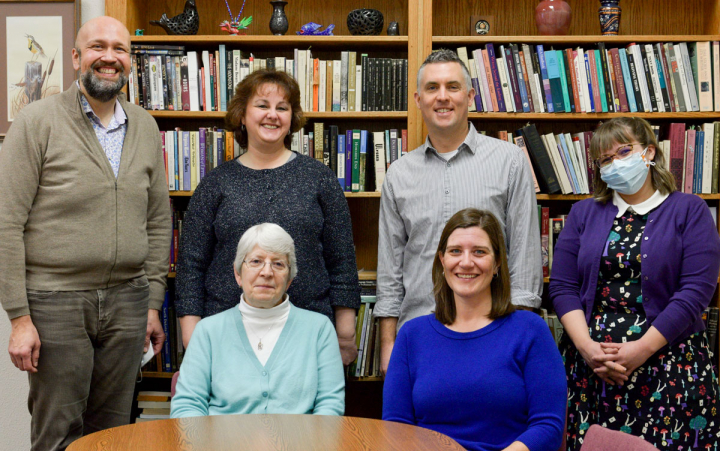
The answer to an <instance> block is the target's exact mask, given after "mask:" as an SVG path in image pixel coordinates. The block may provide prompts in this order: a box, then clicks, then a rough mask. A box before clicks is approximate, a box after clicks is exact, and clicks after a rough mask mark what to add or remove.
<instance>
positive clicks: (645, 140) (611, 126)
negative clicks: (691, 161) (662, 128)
mask: <svg viewBox="0 0 720 451" xmlns="http://www.w3.org/2000/svg"><path fill="white" fill-rule="evenodd" d="M632 142H638V143H640V144H641V145H642V146H643V147H647V146H653V147H655V158H653V161H654V162H655V165H654V166H650V177H652V184H653V188H655V189H656V190H658V191H660V192H661V193H662V194H670V193H672V192H673V191H675V189H676V188H675V177H673V175H672V174H671V173H670V171H668V170H667V169H665V158H666V156H665V154H663V152H662V149H660V146H658V141H657V138H656V137H655V133H654V132H653V130H652V128H651V127H650V124H649V123H648V121H646V120H645V119H642V118H639V117H627V116H624V117H615V118H612V119H610V120H609V121H607V122H604V123H602V124H601V125H600V126H599V127H598V128H597V130H595V133H594V134H593V137H592V139H591V140H590V158H592V159H593V167H594V169H593V172H594V177H593V178H594V182H593V185H594V188H595V189H594V193H593V197H594V198H595V200H597V201H598V202H602V203H606V202H607V201H608V200H610V199H611V198H612V194H613V190H612V189H611V188H608V186H607V183H605V182H604V181H603V180H602V179H601V178H600V167H598V165H597V164H596V163H595V161H597V159H598V158H600V155H601V154H602V152H603V151H605V150H608V149H610V148H611V147H612V146H613V145H615V144H625V143H628V144H629V143H632Z"/></svg>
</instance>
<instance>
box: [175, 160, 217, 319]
mask: <svg viewBox="0 0 720 451" xmlns="http://www.w3.org/2000/svg"><path fill="white" fill-rule="evenodd" d="M221 170H222V168H218V169H217V170H216V171H214V172H213V173H210V174H209V175H208V176H206V177H205V178H203V180H202V181H201V182H200V183H199V184H198V186H197V188H196V190H195V192H194V193H193V196H192V198H191V199H190V205H189V206H188V209H187V211H186V212H185V217H184V218H183V231H182V234H181V235H180V250H179V253H178V262H177V274H176V278H175V308H176V312H177V315H178V316H185V315H194V316H205V301H206V299H205V291H206V290H205V273H206V272H207V270H208V268H209V267H210V264H211V262H212V259H213V251H214V249H215V245H216V243H217V238H216V237H215V231H214V229H213V222H214V221H215V215H216V214H217V209H218V206H219V205H220V201H221V192H220V188H219V186H218V180H219V177H218V176H217V171H221Z"/></svg>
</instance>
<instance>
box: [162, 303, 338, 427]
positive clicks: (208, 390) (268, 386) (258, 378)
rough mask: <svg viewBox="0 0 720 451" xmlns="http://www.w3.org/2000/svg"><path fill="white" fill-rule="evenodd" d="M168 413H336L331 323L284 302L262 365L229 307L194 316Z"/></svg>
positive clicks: (176, 415)
mask: <svg viewBox="0 0 720 451" xmlns="http://www.w3.org/2000/svg"><path fill="white" fill-rule="evenodd" d="M171 407H172V410H171V416H172V417H173V418H181V417H192V416H202V415H226V414H241V413H291V414H317V415H342V414H343V413H344V411H345V380H344V378H343V366H342V360H341V358H340V348H339V345H338V340H337V335H336V334H335V328H334V327H333V325H332V323H331V322H330V320H329V319H328V318H327V317H326V316H324V315H321V314H319V313H315V312H311V311H308V310H303V309H300V308H297V307H295V306H293V305H291V306H290V313H289V315H288V319H287V322H286V323H285V327H284V328H283V330H282V332H281V334H280V338H278V342H277V344H276V345H275V348H274V349H273V351H272V354H271V355H270V358H269V359H268V361H267V363H266V364H265V366H264V367H263V366H262V365H261V364H260V361H259V360H258V359H257V357H256V356H255V353H254V352H253V350H252V348H251V346H250V342H249V341H248V338H247V333H246V332H245V327H244V326H243V322H242V315H241V314H240V311H239V309H238V308H237V307H233V308H231V309H229V310H226V311H224V312H222V313H219V314H217V315H214V316H211V317H208V318H205V319H203V320H202V321H200V322H199V323H198V325H197V327H196V328H195V331H194V332H193V335H192V339H191V340H190V345H189V346H188V349H187V351H186V352H185V357H184V359H183V363H182V366H181V368H180V377H179V378H178V382H177V386H176V391H175V396H174V397H173V399H172V405H171Z"/></svg>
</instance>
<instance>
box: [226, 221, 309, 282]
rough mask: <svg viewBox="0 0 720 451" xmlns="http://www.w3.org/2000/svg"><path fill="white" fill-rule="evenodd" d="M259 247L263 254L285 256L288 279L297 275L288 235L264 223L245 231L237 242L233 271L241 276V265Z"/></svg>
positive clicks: (291, 241) (274, 225)
mask: <svg viewBox="0 0 720 451" xmlns="http://www.w3.org/2000/svg"><path fill="white" fill-rule="evenodd" d="M256 245H257V246H260V248H262V249H263V250H264V251H265V252H272V253H273V254H280V255H285V256H286V257H287V259H288V263H289V265H290V275H289V279H293V278H294V277H295V275H296V274H297V258H296V257H295V242H294V241H293V239H292V237H291V236H290V234H289V233H287V232H286V231H285V229H283V228H282V227H280V226H279V225H277V224H273V223H270V222H265V223H262V224H257V225H254V226H252V227H250V228H249V229H247V230H246V231H245V233H243V235H242V236H241V237H240V242H238V246H237V252H236V253H235V263H234V266H235V270H236V271H237V272H238V273H239V274H242V264H243V260H245V256H247V254H248V253H250V251H252V250H253V248H254V247H255V246H256Z"/></svg>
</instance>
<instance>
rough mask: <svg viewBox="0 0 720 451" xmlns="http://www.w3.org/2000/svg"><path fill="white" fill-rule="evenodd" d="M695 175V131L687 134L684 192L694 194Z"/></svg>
mask: <svg viewBox="0 0 720 451" xmlns="http://www.w3.org/2000/svg"><path fill="white" fill-rule="evenodd" d="M694 173H695V130H694V129H690V130H688V131H687V132H685V183H684V184H683V190H682V191H683V192H684V193H688V194H692V193H693V174H694Z"/></svg>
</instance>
